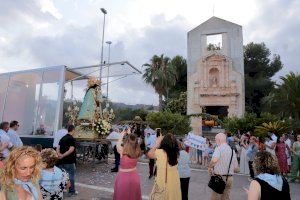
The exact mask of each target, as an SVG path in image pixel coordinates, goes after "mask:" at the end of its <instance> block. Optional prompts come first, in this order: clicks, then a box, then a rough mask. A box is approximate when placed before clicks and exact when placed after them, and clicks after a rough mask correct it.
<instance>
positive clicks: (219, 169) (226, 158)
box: [212, 143, 238, 175]
mask: <svg viewBox="0 0 300 200" xmlns="http://www.w3.org/2000/svg"><path fill="white" fill-rule="evenodd" d="M232 153H233V156H232V161H231V164H230V170H229V173H228V174H229V175H233V174H234V169H235V168H237V167H238V161H237V158H236V154H235V152H234V151H233V150H232V149H231V148H230V146H229V145H228V144H227V143H225V144H221V145H220V146H217V147H216V148H215V152H214V154H213V156H212V159H214V158H217V159H218V161H217V163H216V165H215V166H214V173H215V174H219V175H227V172H228V167H229V162H230V158H231V154H232Z"/></svg>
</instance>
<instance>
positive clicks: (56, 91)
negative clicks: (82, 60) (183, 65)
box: [0, 61, 141, 137]
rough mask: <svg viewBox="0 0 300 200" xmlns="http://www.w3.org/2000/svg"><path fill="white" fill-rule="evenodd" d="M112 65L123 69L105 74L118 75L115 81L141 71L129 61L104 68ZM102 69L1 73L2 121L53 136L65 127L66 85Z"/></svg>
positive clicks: (24, 134) (22, 130)
mask: <svg viewBox="0 0 300 200" xmlns="http://www.w3.org/2000/svg"><path fill="white" fill-rule="evenodd" d="M125 65H126V66H125ZM110 66H121V68H122V70H120V69H115V70H114V68H112V70H111V73H114V74H111V75H109V74H107V73H106V77H116V79H115V80H117V79H119V78H122V77H126V76H129V75H134V74H140V73H141V72H140V71H139V70H138V69H136V68H135V67H133V66H132V65H131V64H130V63H129V62H128V61H123V62H117V63H110V64H106V65H103V68H109V67H110ZM126 67H127V68H126ZM116 68H117V67H116ZM99 69H100V68H99V65H93V66H86V67H77V68H68V67H66V66H55V67H44V68H39V69H32V70H24V71H17V72H9V73H3V74H0V82H1V84H0V120H1V121H8V122H10V121H12V120H17V121H18V122H19V124H20V128H19V131H18V132H19V133H20V135H21V136H22V137H35V136H36V137H39V136H41V137H52V136H53V133H54V132H55V131H57V130H58V129H60V128H61V126H62V117H63V101H64V91H65V89H64V86H65V84H66V83H70V82H73V81H77V80H84V79H88V78H89V76H96V75H98V76H99ZM98 76H96V77H98ZM103 78H104V77H102V79H103Z"/></svg>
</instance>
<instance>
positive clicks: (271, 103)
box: [263, 72, 300, 120]
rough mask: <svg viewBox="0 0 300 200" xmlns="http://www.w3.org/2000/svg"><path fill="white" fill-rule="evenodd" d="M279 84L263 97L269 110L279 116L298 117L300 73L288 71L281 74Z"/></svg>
mask: <svg viewBox="0 0 300 200" xmlns="http://www.w3.org/2000/svg"><path fill="white" fill-rule="evenodd" d="M280 79H281V80H282V84H281V85H276V88H275V90H274V91H273V92H271V93H270V94H269V95H268V96H267V97H265V98H264V99H263V103H264V104H265V105H266V107H267V109H269V110H270V112H272V113H275V114H278V115H279V116H280V117H286V118H294V119H296V120H299V119H300V75H299V74H295V73H293V72H290V74H288V75H286V76H284V77H283V76H281V77H280Z"/></svg>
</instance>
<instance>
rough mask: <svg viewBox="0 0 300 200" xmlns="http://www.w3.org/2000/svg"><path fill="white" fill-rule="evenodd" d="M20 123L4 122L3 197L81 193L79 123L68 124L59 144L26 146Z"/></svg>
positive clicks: (0, 144) (0, 140) (34, 199)
mask: <svg viewBox="0 0 300 200" xmlns="http://www.w3.org/2000/svg"><path fill="white" fill-rule="evenodd" d="M18 127H19V123H18V122H17V121H12V122H11V123H10V124H9V123H8V122H2V123H1V124H0V129H1V130H0V151H1V161H0V175H1V184H0V186H1V192H0V199H1V200H2V199H3V200H5V199H6V200H19V199H22V200H23V199H26V200H27V199H30V200H41V199H46V200H48V199H49V200H52V199H55V200H56V199H57V200H59V199H63V197H64V192H66V193H67V196H74V195H77V191H76V190H75V169H76V168H75V163H76V145H75V139H74V138H73V136H72V135H73V134H74V132H75V127H74V126H73V125H70V126H68V129H67V132H66V133H65V134H64V135H62V136H61V139H60V140H59V141H58V144H57V145H56V147H55V148H46V149H42V148H41V145H37V146H35V147H30V146H23V143H22V141H21V139H20V137H19V136H18V134H17V130H18Z"/></svg>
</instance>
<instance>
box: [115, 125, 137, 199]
mask: <svg viewBox="0 0 300 200" xmlns="http://www.w3.org/2000/svg"><path fill="white" fill-rule="evenodd" d="M127 133H129V134H128V135H127ZM121 134H122V137H121V139H119V141H118V144H117V150H118V152H119V153H120V155H121V161H120V168H119V172H118V174H117V176H116V180H115V187H114V197H113V199H114V200H141V199H142V193H141V184H140V177H139V175H138V172H137V168H136V165H137V161H138V158H139V157H140V156H141V149H140V145H139V144H138V139H137V137H136V136H135V135H134V134H130V130H129V131H126V132H125V131H123V132H122V133H121ZM124 135H126V137H125V140H124V145H123V146H122V145H121V144H122V140H123V137H124Z"/></svg>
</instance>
